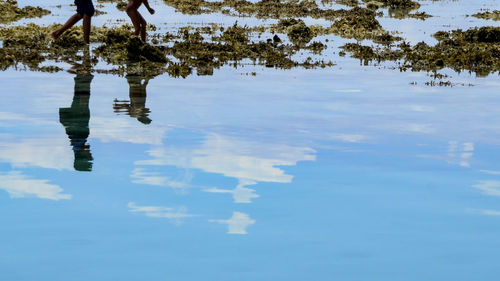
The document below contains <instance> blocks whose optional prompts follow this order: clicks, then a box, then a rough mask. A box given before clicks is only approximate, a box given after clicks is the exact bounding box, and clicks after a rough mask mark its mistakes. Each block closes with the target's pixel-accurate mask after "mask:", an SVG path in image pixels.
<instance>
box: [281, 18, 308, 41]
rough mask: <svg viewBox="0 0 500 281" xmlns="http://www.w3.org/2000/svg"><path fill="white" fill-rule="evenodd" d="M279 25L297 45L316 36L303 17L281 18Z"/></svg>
mask: <svg viewBox="0 0 500 281" xmlns="http://www.w3.org/2000/svg"><path fill="white" fill-rule="evenodd" d="M278 27H279V28H281V29H282V30H284V32H285V33H286V34H287V35H288V38H289V39H290V41H291V42H293V43H294V44H295V45H304V44H307V43H308V42H309V41H311V39H312V38H313V37H314V34H313V32H312V30H311V29H310V28H309V27H308V26H307V25H306V24H305V23H304V22H303V21H302V20H301V19H298V20H297V19H284V20H280V21H279V23H278Z"/></svg>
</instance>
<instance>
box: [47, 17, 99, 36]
mask: <svg viewBox="0 0 500 281" xmlns="http://www.w3.org/2000/svg"><path fill="white" fill-rule="evenodd" d="M82 18H83V17H82V15H80V14H74V15H73V16H71V17H70V18H69V19H68V20H67V21H66V23H64V24H63V26H61V27H60V28H58V29H56V30H54V31H52V33H51V34H50V35H51V36H52V38H54V39H57V38H59V36H61V34H63V33H64V31H66V30H68V29H70V28H71V27H72V26H73V25H75V24H76V23H77V22H78V21H79V20H81V19H82ZM89 24H90V22H89Z"/></svg>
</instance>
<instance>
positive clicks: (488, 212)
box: [466, 208, 500, 216]
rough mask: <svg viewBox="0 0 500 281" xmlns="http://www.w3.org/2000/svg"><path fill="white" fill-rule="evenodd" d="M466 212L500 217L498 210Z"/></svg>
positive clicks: (472, 210) (470, 210)
mask: <svg viewBox="0 0 500 281" xmlns="http://www.w3.org/2000/svg"><path fill="white" fill-rule="evenodd" d="M466 212H468V213H472V214H478V215H485V216H500V211H498V210H487V209H470V208H469V209H466Z"/></svg>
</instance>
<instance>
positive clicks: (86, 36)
mask: <svg viewBox="0 0 500 281" xmlns="http://www.w3.org/2000/svg"><path fill="white" fill-rule="evenodd" d="M91 19H92V18H91V17H90V16H89V15H83V41H85V44H88V43H89V42H90V22H91Z"/></svg>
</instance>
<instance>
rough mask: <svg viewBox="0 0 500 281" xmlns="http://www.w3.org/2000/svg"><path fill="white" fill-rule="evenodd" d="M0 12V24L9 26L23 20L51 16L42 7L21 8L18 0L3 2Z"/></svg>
mask: <svg viewBox="0 0 500 281" xmlns="http://www.w3.org/2000/svg"><path fill="white" fill-rule="evenodd" d="M0 11H1V13H0V24H9V23H11V22H15V21H18V20H20V19H23V18H37V17H42V16H45V15H48V14H50V11H49V10H46V9H42V8H40V7H33V6H26V7H24V8H19V6H18V4H17V1H16V0H1V1H0Z"/></svg>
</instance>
